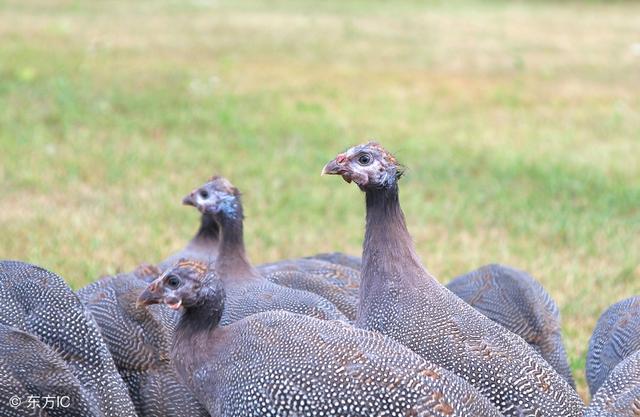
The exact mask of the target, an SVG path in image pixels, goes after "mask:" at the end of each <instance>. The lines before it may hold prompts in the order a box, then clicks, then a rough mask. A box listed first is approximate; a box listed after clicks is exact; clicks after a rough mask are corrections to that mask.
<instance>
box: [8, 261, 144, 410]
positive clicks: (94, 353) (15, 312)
mask: <svg viewBox="0 0 640 417" xmlns="http://www.w3.org/2000/svg"><path fill="white" fill-rule="evenodd" d="M0 303H1V304H2V306H3V311H2V314H0V323H2V324H4V325H7V326H12V327H15V328H17V329H19V330H22V331H25V332H27V333H30V334H32V335H33V336H35V337H37V338H38V339H39V340H40V341H42V342H43V343H45V344H47V345H48V346H49V347H51V349H52V350H53V351H54V352H55V353H57V354H58V355H59V356H60V358H62V360H63V361H64V362H65V363H67V365H68V367H69V369H70V370H71V372H72V373H73V375H74V376H75V377H76V378H77V380H78V381H79V383H80V385H81V386H82V388H83V389H84V390H85V392H86V393H87V394H88V395H91V398H92V399H93V400H94V401H95V403H94V404H95V405H96V407H97V408H98V409H99V410H101V412H102V413H103V415H104V416H118V417H123V416H132V417H133V416H135V412H134V411H133V404H132V403H131V400H130V399H129V396H128V395H127V389H126V386H125V384H124V383H123V382H122V379H121V378H120V375H119V374H118V372H117V370H116V368H115V366H114V363H113V360H112V358H111V355H110V353H109V350H108V349H107V347H106V345H105V343H104V341H103V339H102V337H101V335H100V332H99V331H98V328H97V326H96V324H95V322H94V320H93V318H92V317H91V314H89V313H88V312H87V311H85V309H84V307H83V306H82V304H81V303H80V301H79V300H78V297H76V295H75V294H74V293H73V292H72V291H71V289H70V288H69V287H68V286H67V285H66V284H65V283H64V281H63V280H62V279H61V278H60V277H59V276H57V275H55V274H53V273H51V272H49V271H47V270H45V269H42V268H40V267H37V266H34V265H30V264H26V263H23V262H17V261H1V262H0Z"/></svg>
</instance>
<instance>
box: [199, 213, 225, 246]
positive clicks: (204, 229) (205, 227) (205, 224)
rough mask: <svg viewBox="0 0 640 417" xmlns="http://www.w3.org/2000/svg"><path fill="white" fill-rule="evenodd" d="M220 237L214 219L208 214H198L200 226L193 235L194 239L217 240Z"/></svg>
mask: <svg viewBox="0 0 640 417" xmlns="http://www.w3.org/2000/svg"><path fill="white" fill-rule="evenodd" d="M219 239H220V228H219V227H218V223H216V221H215V219H214V218H213V217H212V216H211V215H208V214H203V215H202V216H200V228H199V229H198V232H197V233H196V235H195V236H194V237H193V240H194V241H211V242H218V240H219Z"/></svg>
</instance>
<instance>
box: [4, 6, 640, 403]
mask: <svg viewBox="0 0 640 417" xmlns="http://www.w3.org/2000/svg"><path fill="white" fill-rule="evenodd" d="M639 13H640V4H637V3H626V2H621V3H613V4H609V5H606V4H599V3H591V2H589V3H578V2H576V3H571V2H570V3H566V2H553V3H551V2H532V3H525V2H498V1H494V2H473V1H455V2H444V1H430V2H418V1H412V2H382V1H374V2H369V1H367V2H365V1H355V0H353V1H340V2H338V1H336V2H311V1H302V2H298V1H295V2H294V1H277V2H266V1H264V2H261V1H235V0H234V1H227V0H224V1H207V0H196V1H168V0H160V1H146V0H145V1H140V2H129V1H104V2H79V1H70V0H66V1H65V0H52V1H44V0H43V1H35V0H29V1H18V0H1V1H0V109H2V110H1V111H0V147H1V148H0V152H1V153H0V195H2V199H0V231H1V233H2V239H1V240H0V256H1V257H5V258H18V259H23V260H26V261H30V262H34V263H37V264H40V265H42V266H45V267H47V268H50V269H51V270H53V271H55V272H57V273H59V274H61V275H62V276H64V277H65V279H66V280H67V281H68V282H69V283H70V284H71V285H72V286H73V287H75V288H78V287H80V286H82V285H84V284H86V283H88V282H91V281H92V280H94V279H96V278H97V277H98V276H100V275H102V274H108V273H113V272H116V271H119V270H131V269H132V268H134V267H135V266H136V265H137V263H139V262H141V261H149V262H153V261H157V260H160V259H162V258H163V257H164V256H165V255H167V254H169V253H171V252H172V251H174V250H176V249H178V248H180V247H181V245H182V244H183V243H184V242H185V241H186V240H187V239H188V238H189V237H190V235H191V233H192V232H193V230H194V229H195V227H196V223H197V215H196V213H195V211H194V210H193V209H190V208H187V207H182V206H181V205H180V204H179V203H180V200H181V198H182V196H183V195H185V194H186V193H187V192H189V191H190V190H191V189H192V188H193V187H195V186H197V185H199V184H200V183H202V182H203V181H204V180H205V179H206V178H208V177H209V176H210V175H211V174H213V173H220V174H223V175H225V176H227V177H229V178H230V179H231V181H232V182H234V183H235V184H236V185H237V186H238V187H239V188H240V189H241V190H242V191H243V192H244V195H245V206H246V213H247V222H246V224H247V227H246V233H247V242H248V246H249V252H250V255H251V257H252V259H253V260H254V261H255V262H256V263H258V262H264V261H271V260H276V259H280V258H283V257H294V256H300V255H307V254H311V253H314V252H320V251H331V250H342V251H346V252H351V253H359V251H360V245H361V241H362V234H363V216H364V210H363V201H362V200H363V198H362V196H361V195H360V193H359V192H358V191H357V190H356V189H355V187H353V186H347V185H346V184H344V183H343V182H342V181H339V180H338V179H336V178H326V177H325V178H321V177H320V176H319V172H320V169H321V167H322V166H323V164H324V163H325V162H326V161H328V160H329V159H331V158H332V157H333V156H335V154H336V153H338V152H339V151H342V150H343V149H345V148H346V147H347V146H349V145H352V144H355V143H358V142H361V141H363V140H365V139H369V138H377V139H378V140H379V141H381V142H382V143H383V144H384V145H386V146H387V147H388V148H389V149H390V150H392V151H393V152H394V153H395V154H396V155H397V156H398V158H399V159H400V160H401V161H402V162H403V163H404V164H405V165H406V166H407V167H408V171H407V175H406V178H405V179H404V180H403V183H402V202H403V206H404V209H405V213H406V215H407V218H408V223H409V227H410V230H411V232H412V234H413V236H414V239H415V241H416V243H417V246H418V249H419V252H420V253H421V254H422V257H423V260H424V262H425V264H426V265H428V267H429V269H430V270H431V271H432V272H433V273H435V274H436V275H437V276H438V277H439V278H440V280H441V281H442V282H446V281H448V280H449V279H450V278H451V277H453V276H455V275H457V274H460V273H463V272H465V271H469V270H471V269H474V268H476V267H478V266H480V265H482V264H485V263H489V262H501V263H506V264H511V265H514V266H517V267H519V268H522V269H526V270H528V271H530V272H531V273H532V274H533V275H535V276H536V277H537V278H538V279H539V280H540V281H541V282H542V283H543V285H544V286H545V288H547V290H548V291H549V292H550V293H551V294H552V295H553V297H554V298H555V299H556V300H557V302H558V303H559V305H560V306H561V309H562V314H563V326H564V334H565V336H566V343H567V345H568V351H569V354H570V359H571V363H572V365H573V367H574V370H575V371H576V373H577V377H578V382H579V388H580V392H581V393H582V394H583V395H585V392H586V389H585V383H584V377H583V373H582V368H583V367H584V356H585V352H586V348H587V341H588V338H589V336H590V334H591V331H592V328H593V326H594V324H595V321H596V319H597V318H598V316H599V314H600V313H601V312H602V311H603V309H604V308H606V306H608V305H610V304H611V303H613V302H615V301H616V300H619V299H621V298H623V297H626V296H629V295H632V294H638V293H639V290H640V265H639V264H640V257H639V254H640V185H639V181H638V179H639V178H640V164H639V163H638V155H640V95H638V85H640V53H639V52H638V46H637V44H638V43H639V42H640V38H638V31H637V29H638V19H637V16H638V15H639ZM634 44H636V46H635V47H634V46H633V45H634Z"/></svg>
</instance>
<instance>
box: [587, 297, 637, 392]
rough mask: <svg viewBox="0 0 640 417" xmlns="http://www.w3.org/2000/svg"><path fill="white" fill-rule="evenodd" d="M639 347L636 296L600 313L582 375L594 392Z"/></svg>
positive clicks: (590, 389)
mask: <svg viewBox="0 0 640 417" xmlns="http://www.w3.org/2000/svg"><path fill="white" fill-rule="evenodd" d="M637 350H640V296H634V297H630V298H627V299H625V300H622V301H619V302H617V303H616V304H614V305H612V306H611V307H609V308H608V309H607V310H606V311H605V312H604V313H603V314H602V316H600V319H599V320H598V323H597V324H596V328H595V330H594V331H593V335H592V336H591V339H590V340H589V351H588V353H587V364H586V375H587V383H588V384H589V391H590V392H591V395H592V396H593V395H595V394H596V392H597V391H598V389H599V388H600V386H601V385H602V384H603V383H604V382H605V380H606V379H607V377H608V376H609V373H610V372H611V371H612V370H613V369H614V368H615V367H616V365H618V363H620V362H621V361H622V360H624V359H625V358H626V357H627V356H629V355H631V354H632V353H634V352H636V351H637Z"/></svg>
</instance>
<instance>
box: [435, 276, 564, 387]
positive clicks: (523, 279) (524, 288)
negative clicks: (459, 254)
mask: <svg viewBox="0 0 640 417" xmlns="http://www.w3.org/2000/svg"><path fill="white" fill-rule="evenodd" d="M447 288H448V289H449V290H451V291H452V292H453V293H454V294H455V295H457V296H458V297H460V298H462V299H463V300H464V301H466V302H467V303H468V304H469V305H470V306H471V307H473V308H475V309H476V310H478V311H479V312H481V313H482V314H484V315H485V316H487V317H488V318H490V319H491V320H493V321H495V322H496V323H498V324H500V325H502V326H503V327H505V328H506V329H507V330H510V331H511V332H513V333H515V334H517V335H518V336H520V337H522V338H523V339H524V340H525V341H526V342H527V343H529V345H530V346H531V347H533V348H534V349H535V350H536V352H538V353H539V354H540V355H541V356H542V357H543V358H544V359H545V360H546V361H547V362H548V363H549V364H550V365H551V366H553V368H554V369H555V370H556V371H557V372H558V373H559V374H560V375H562V376H563V377H564V379H566V380H567V382H569V384H570V385H571V386H572V387H574V388H575V382H574V380H573V375H572V374H571V367H570V366H569V362H568V361H567V354H566V352H565V349H564V343H563V342H562V334H561V332H560V311H559V310H558V306H557V305H556V303H555V302H554V301H553V299H552V298H551V296H550V295H549V293H547V292H546V291H545V289H544V288H543V287H542V285H540V283H539V282H538V281H536V280H535V279H533V278H532V277H531V276H530V275H529V274H527V273H526V272H524V271H520V270H517V269H514V268H510V267H508V266H504V265H496V264H493V265H486V266H483V267H481V268H479V269H477V270H475V271H472V272H469V273H467V274H465V275H461V276H459V277H457V278H455V279H453V280H452V281H451V282H449V283H448V284H447Z"/></svg>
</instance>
